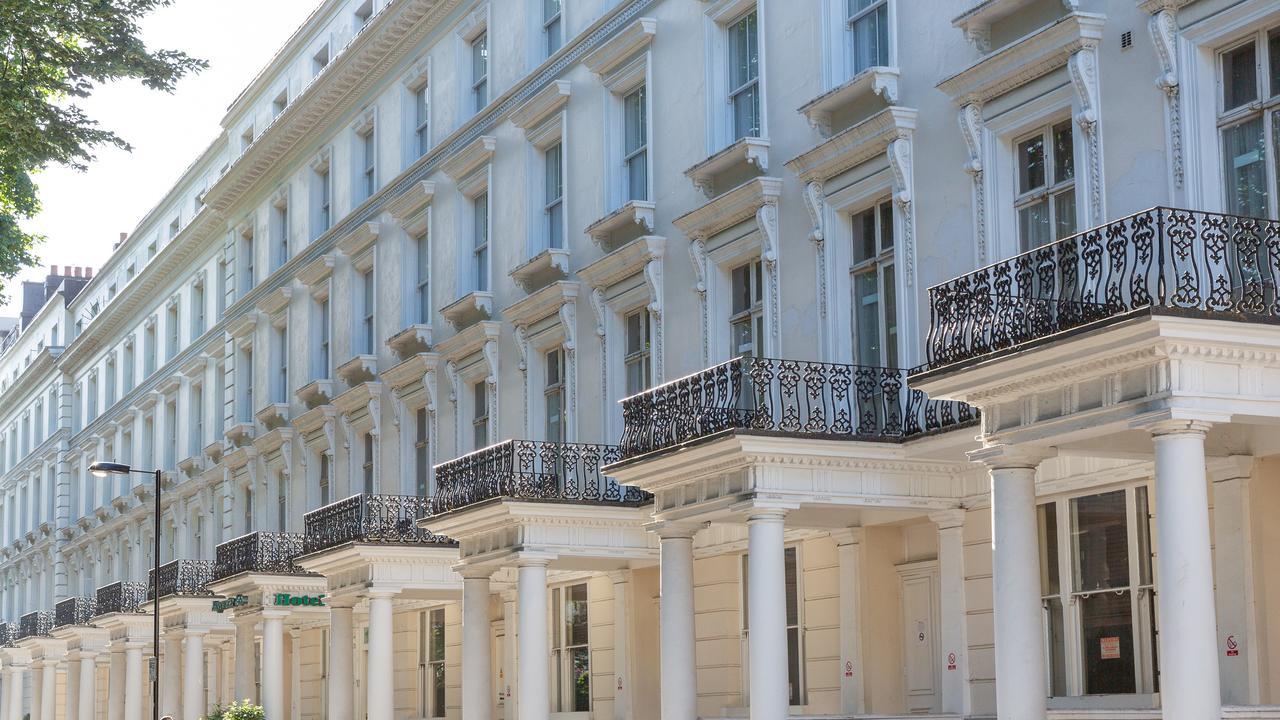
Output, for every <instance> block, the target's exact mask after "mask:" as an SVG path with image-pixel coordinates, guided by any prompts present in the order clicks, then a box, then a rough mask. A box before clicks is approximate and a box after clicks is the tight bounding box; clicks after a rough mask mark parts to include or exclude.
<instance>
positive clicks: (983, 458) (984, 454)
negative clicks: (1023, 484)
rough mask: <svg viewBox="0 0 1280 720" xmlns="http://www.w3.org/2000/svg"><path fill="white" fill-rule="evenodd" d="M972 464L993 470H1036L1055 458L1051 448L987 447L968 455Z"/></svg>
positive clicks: (1024, 446)
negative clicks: (979, 464)
mask: <svg viewBox="0 0 1280 720" xmlns="http://www.w3.org/2000/svg"><path fill="white" fill-rule="evenodd" d="M967 455H968V458H969V461H970V462H976V463H982V464H983V465H986V466H987V467H988V468H990V469H992V470H1006V469H1017V468H1022V469H1029V470H1035V469H1036V468H1037V467H1039V466H1040V463H1041V462H1043V461H1044V460H1046V459H1048V458H1050V457H1053V455H1054V452H1053V451H1052V450H1051V449H1049V448H1043V447H1036V446H1030V445H987V446H986V447H983V448H980V449H978V450H971V451H969V452H968V453H967Z"/></svg>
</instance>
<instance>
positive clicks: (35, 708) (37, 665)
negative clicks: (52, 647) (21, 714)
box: [31, 660, 46, 720]
mask: <svg viewBox="0 0 1280 720" xmlns="http://www.w3.org/2000/svg"><path fill="white" fill-rule="evenodd" d="M43 691H44V660H32V661H31V720H46V718H45V717H44V692H43Z"/></svg>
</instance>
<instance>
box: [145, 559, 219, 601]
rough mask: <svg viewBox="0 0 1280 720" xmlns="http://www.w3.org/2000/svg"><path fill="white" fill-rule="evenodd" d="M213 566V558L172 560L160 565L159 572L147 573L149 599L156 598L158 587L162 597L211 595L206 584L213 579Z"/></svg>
mask: <svg viewBox="0 0 1280 720" xmlns="http://www.w3.org/2000/svg"><path fill="white" fill-rule="evenodd" d="M213 566H214V564H213V561H211V560H170V561H169V562H167V563H165V564H164V565H161V566H160V570H159V573H157V572H155V571H151V572H149V573H147V576H148V580H150V585H149V587H148V588H147V600H153V599H155V597H156V595H155V591H156V589H157V588H158V589H159V595H160V597H161V598H167V597H211V596H212V595H213V593H212V592H210V591H209V590H208V589H207V588H206V587H205V586H206V585H208V584H209V582H211V581H212V580H213ZM153 576H154V577H153Z"/></svg>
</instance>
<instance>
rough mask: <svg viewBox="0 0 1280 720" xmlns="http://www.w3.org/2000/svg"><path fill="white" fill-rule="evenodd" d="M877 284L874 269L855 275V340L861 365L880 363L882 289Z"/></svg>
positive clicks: (876, 364)
mask: <svg viewBox="0 0 1280 720" xmlns="http://www.w3.org/2000/svg"><path fill="white" fill-rule="evenodd" d="M877 285H878V283H877V278H876V273H875V272H874V271H872V272H862V273H858V274H856V275H854V276H853V293H854V298H853V304H854V312H855V313H856V316H855V318H856V319H855V323H856V324H855V326H854V335H855V338H854V341H855V342H856V344H857V347H858V357H857V361H858V364H860V365H872V366H878V365H880V289H879V287H877Z"/></svg>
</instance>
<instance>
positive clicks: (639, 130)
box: [623, 87, 645, 153]
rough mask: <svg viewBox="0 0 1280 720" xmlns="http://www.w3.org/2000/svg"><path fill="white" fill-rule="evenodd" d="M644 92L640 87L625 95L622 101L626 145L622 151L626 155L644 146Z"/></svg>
mask: <svg viewBox="0 0 1280 720" xmlns="http://www.w3.org/2000/svg"><path fill="white" fill-rule="evenodd" d="M644 90H645V89H644V88H643V87H641V88H639V89H637V90H636V91H634V92H632V93H631V94H630V95H627V97H626V98H625V99H624V100H623V113H624V116H625V124H626V133H625V138H624V142H625V143H626V145H625V147H624V148H623V150H624V151H625V152H627V153H631V152H633V151H635V150H637V149H639V148H640V147H642V146H643V145H644V144H645V122H644V112H645V107H644Z"/></svg>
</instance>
